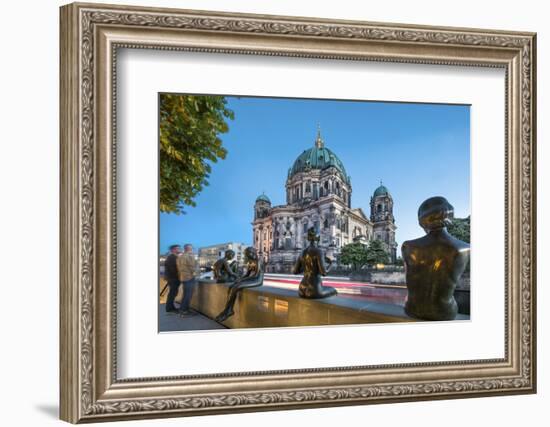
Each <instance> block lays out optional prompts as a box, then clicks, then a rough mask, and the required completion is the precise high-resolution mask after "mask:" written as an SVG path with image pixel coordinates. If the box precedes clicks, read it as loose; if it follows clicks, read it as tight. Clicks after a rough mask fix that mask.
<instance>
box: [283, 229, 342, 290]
mask: <svg viewBox="0 0 550 427" xmlns="http://www.w3.org/2000/svg"><path fill="white" fill-rule="evenodd" d="M307 239H308V240H309V246H308V247H307V248H306V249H304V251H303V252H302V255H300V257H299V258H298V259H297V260H296V264H295V265H294V271H293V273H294V274H300V273H304V277H303V278H302V281H301V282H300V287H299V288H298V295H300V297H302V298H312V299H313V298H327V297H330V296H333V295H336V294H337V292H336V289H334V288H331V287H330V286H323V281H322V280H321V276H326V275H327V272H328V270H329V269H330V266H331V264H330V260H329V259H328V258H327V261H328V262H329V267H328V268H327V267H325V260H324V257H323V253H322V251H321V249H319V248H318V247H317V246H316V243H317V242H318V241H319V236H318V235H317V233H316V232H315V228H310V229H309V230H308V231H307Z"/></svg>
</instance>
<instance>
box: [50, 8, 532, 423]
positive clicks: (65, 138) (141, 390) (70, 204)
mask: <svg viewBox="0 0 550 427" xmlns="http://www.w3.org/2000/svg"><path fill="white" fill-rule="evenodd" d="M60 43H61V48H60V51H61V64H60V66H61V81H60V108H61V113H60V115H61V116H60V135H61V177H60V178H61V206H60V210H61V218H60V228H61V237H60V255H61V256H60V258H61V261H60V262H61V265H60V273H61V281H60V307H61V308H60V327H61V330H60V383H61V396H60V403H61V418H62V419H63V420H66V421H69V422H72V423H77V422H93V421H108V420H109V421H112V420H117V419H129V418H155V417H168V416H183V415H200V414H215V413H227V412H239V411H240V412H245V411H258V410H277V409H289V408H306V407H321V406H329V405H333V406H334V405H356V404H368V403H383V402H399V401H410V400H427V399H444V398H458V397H476V396H486V395H496V394H519V393H534V392H535V390H536V330H535V327H536V317H535V316H536V310H535V309H536V298H535V297H536V293H535V291H536V283H535V280H536V274H535V272H536V253H535V248H536V241H535V237H536V232H535V231H536V217H535V215H536V182H535V177H536V170H535V156H536V146H535V131H536V129H535V122H536V117H535V81H536V78H535V77H536V76H535V69H536V64H535V58H536V56H535V52H536V36H535V34H533V33H520V32H507V31H492V30H478V29H459V28H436V27H424V26H411V25H400V24H382V23H368V22H353V21H330V20H323V19H313V18H296V17H280V16H263V15H244V14H230V13H217V12H198V11H187V10H175V9H158V8H141V7H127V6H113V5H100V4H71V5H67V6H63V7H62V8H61V39H60ZM121 47H122V48H136V49H143V48H147V49H170V50H189V51H202V52H217V53H220V52H221V53H227V54H235V53H239V54H250V55H280V56H296V57H312V58H320V59H342V60H356V61H365V60H368V61H391V62H404V63H426V64H445V65H471V66H480V67H502V68H504V69H505V70H506V76H507V78H506V89H505V91H503V96H505V97H506V107H507V108H506V110H507V117H506V139H507V141H506V176H505V177H503V178H504V179H505V185H506V212H505V215H506V229H505V230H504V232H505V237H506V249H505V252H506V253H505V257H506V272H505V277H506V283H505V284H504V285H505V293H506V308H505V311H506V322H505V323H506V324H505V325H504V327H505V357H504V358H503V359H496V360H494V359H493V360H471V361H457V362H433V363H422V364H403V365H383V366H354V367H335V368H323V369H314V368H312V369H307V370H303V369H302V370H289V371H270V372H243V373H239V374H224V373H220V374H216V375H195V376H187V377H170V378H136V379H131V380H119V379H117V374H116V371H117V370H116V257H115V256H114V255H115V253H116V203H115V201H116V182H115V175H116V157H115V152H116V151H115V143H116V141H115V135H116V132H115V131H116V116H115V112H116V109H115V103H116V73H115V69H116V68H115V65H116V52H117V48H121ZM289 383H290V384H292V385H289Z"/></svg>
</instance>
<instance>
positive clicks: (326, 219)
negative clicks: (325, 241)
mask: <svg viewBox="0 0 550 427" xmlns="http://www.w3.org/2000/svg"><path fill="white" fill-rule="evenodd" d="M323 227H324V228H328V218H325V222H323Z"/></svg>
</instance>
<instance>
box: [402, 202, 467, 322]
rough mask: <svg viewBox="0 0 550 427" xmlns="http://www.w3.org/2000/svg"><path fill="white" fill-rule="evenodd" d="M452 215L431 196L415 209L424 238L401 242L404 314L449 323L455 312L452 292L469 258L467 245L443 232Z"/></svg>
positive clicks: (449, 207) (446, 203) (449, 210)
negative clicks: (405, 286)
mask: <svg viewBox="0 0 550 427" xmlns="http://www.w3.org/2000/svg"><path fill="white" fill-rule="evenodd" d="M453 216H454V208H453V206H452V205H451V204H450V203H449V202H448V201H447V199H445V198H444V197H431V198H429V199H427V200H425V201H424V202H423V203H422V204H421V205H420V207H419V208H418V222H419V224H420V226H421V227H422V228H423V229H424V230H425V231H426V236H424V237H421V238H419V239H415V240H409V241H406V242H405V243H403V246H402V247H401V252H402V254H403V260H404V261H405V268H406V275H407V289H408V297H407V302H406V304H405V312H406V313H407V314H408V315H409V316H412V317H416V318H418V319H425V320H453V319H454V318H455V317H456V314H457V312H458V306H457V303H456V300H455V299H454V296H453V294H454V291H455V288H456V285H457V282H458V279H459V278H460V276H461V275H462V273H463V272H464V269H465V268H466V265H467V264H468V260H469V259H470V245H468V244H467V243H465V242H463V241H461V240H458V239H455V238H454V237H453V236H451V235H450V234H449V233H448V232H447V226H448V225H449V224H450V222H451V220H452V218H453Z"/></svg>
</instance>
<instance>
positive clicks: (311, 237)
mask: <svg viewBox="0 0 550 427" xmlns="http://www.w3.org/2000/svg"><path fill="white" fill-rule="evenodd" d="M307 240H308V241H309V242H311V243H315V242H318V241H319V236H318V235H317V232H316V231H315V228H314V227H310V228H308V230H307Z"/></svg>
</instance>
